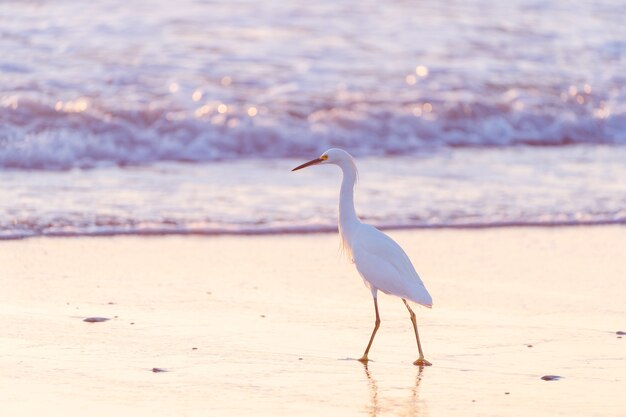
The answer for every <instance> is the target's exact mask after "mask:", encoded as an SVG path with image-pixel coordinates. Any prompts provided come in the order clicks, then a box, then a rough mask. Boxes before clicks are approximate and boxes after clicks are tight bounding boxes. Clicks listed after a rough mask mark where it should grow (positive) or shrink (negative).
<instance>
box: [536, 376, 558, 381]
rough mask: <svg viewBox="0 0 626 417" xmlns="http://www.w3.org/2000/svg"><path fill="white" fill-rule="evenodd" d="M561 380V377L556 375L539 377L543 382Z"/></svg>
mask: <svg viewBox="0 0 626 417" xmlns="http://www.w3.org/2000/svg"><path fill="white" fill-rule="evenodd" d="M561 378H563V377H562V376H558V375H544V376H542V377H541V379H543V380H544V381H558V380H559V379H561Z"/></svg>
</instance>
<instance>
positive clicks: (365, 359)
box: [359, 297, 380, 363]
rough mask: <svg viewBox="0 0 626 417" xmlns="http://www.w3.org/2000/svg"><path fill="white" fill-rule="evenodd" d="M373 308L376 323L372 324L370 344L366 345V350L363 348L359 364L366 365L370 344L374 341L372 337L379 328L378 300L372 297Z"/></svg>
mask: <svg viewBox="0 0 626 417" xmlns="http://www.w3.org/2000/svg"><path fill="white" fill-rule="evenodd" d="M374 308H375V309H376V323H375V324H374V330H373V331H372V336H371V337H370V342H369V343H368V344H367V348H365V353H364V354H363V356H361V359H359V361H360V362H363V363H367V361H369V359H368V358H367V354H368V353H369V351H370V347H372V342H373V341H374V336H376V332H377V331H378V328H379V327H380V316H379V315H378V299H377V298H376V297H374Z"/></svg>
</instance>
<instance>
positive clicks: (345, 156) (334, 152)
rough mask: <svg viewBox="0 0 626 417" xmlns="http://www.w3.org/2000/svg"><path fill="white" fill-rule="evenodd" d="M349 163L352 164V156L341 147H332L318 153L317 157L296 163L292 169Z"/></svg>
mask: <svg viewBox="0 0 626 417" xmlns="http://www.w3.org/2000/svg"><path fill="white" fill-rule="evenodd" d="M347 163H349V164H350V165H354V161H353V160H352V156H350V154H349V153H348V152H346V151H344V150H343V149H338V148H332V149H329V150H327V151H326V152H324V153H323V154H321V155H320V157H319V158H315V159H312V160H310V161H309V162H305V163H304V164H302V165H298V166H297V167H295V168H294V169H292V171H297V170H299V169H302V168H306V167H310V166H311V165H321V164H333V165H339V166H344V165H345V164H347Z"/></svg>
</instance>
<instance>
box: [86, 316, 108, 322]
mask: <svg viewBox="0 0 626 417" xmlns="http://www.w3.org/2000/svg"><path fill="white" fill-rule="evenodd" d="M108 320H111V319H108V318H106V317H87V318H86V319H84V320H83V321H86V322H87V323H102V322H103V321H108Z"/></svg>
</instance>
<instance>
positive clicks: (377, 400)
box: [363, 363, 427, 417]
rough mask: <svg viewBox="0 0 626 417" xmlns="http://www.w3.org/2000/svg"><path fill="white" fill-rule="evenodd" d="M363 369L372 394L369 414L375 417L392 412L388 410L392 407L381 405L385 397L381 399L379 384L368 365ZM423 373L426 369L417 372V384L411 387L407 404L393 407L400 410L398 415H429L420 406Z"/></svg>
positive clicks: (365, 364) (415, 416)
mask: <svg viewBox="0 0 626 417" xmlns="http://www.w3.org/2000/svg"><path fill="white" fill-rule="evenodd" d="M363 369H364V370H365V376H366V377H367V383H368V385H369V392H370V404H369V407H368V414H369V415H370V416H372V417H375V416H379V415H382V414H383V413H381V411H382V412H384V411H391V410H387V408H390V407H385V406H384V405H381V401H382V402H383V403H384V402H385V399H384V397H383V398H381V396H380V393H379V389H378V383H377V381H376V379H375V378H374V376H373V373H372V371H371V369H370V367H369V366H368V364H367V363H364V364H363ZM423 372H424V367H423V366H420V367H419V368H418V370H417V374H416V375H415V383H414V385H413V386H412V387H411V394H410V396H409V398H408V400H407V401H406V403H405V404H403V403H395V405H392V406H391V407H393V408H396V407H397V408H398V410H397V411H398V415H402V416H407V417H423V416H426V415H427V414H426V412H425V410H423V409H421V408H420V404H418V402H419V391H420V383H421V382H422V377H423ZM403 405H404V407H403Z"/></svg>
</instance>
